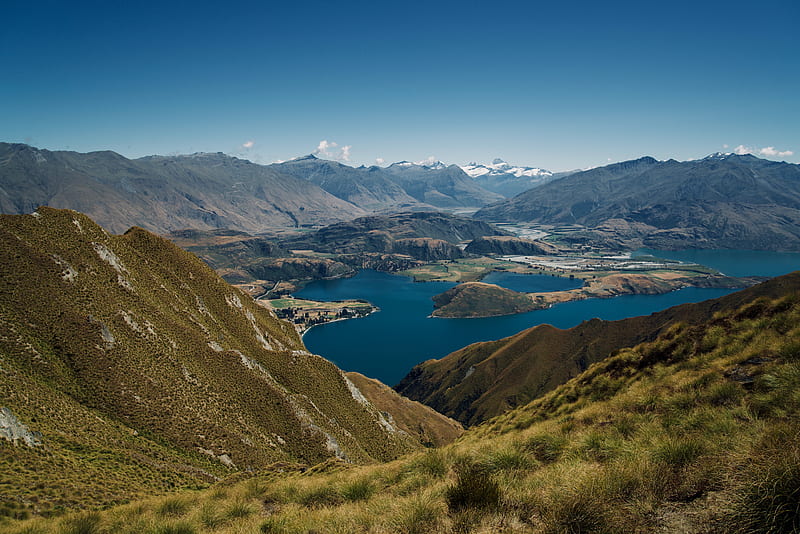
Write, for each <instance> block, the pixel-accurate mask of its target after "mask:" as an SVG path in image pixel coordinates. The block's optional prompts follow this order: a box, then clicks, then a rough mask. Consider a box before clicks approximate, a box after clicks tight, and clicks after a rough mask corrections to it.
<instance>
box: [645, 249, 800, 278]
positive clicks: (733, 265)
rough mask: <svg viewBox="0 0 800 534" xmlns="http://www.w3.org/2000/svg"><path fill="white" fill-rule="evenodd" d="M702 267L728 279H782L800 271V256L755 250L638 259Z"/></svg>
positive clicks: (656, 252)
mask: <svg viewBox="0 0 800 534" xmlns="http://www.w3.org/2000/svg"><path fill="white" fill-rule="evenodd" d="M648 254H649V255H652V256H657V257H659V258H664V259H668V260H678V261H683V262H689V263H699V264H700V265H705V266H707V267H713V268H714V269H716V270H718V271H720V272H721V273H723V274H727V275H728V276H780V275H782V274H786V273H790V272H792V271H797V270H799V269H800V252H763V251H752V250H678V251H674V250H654V249H640V250H637V251H636V252H634V256H636V255H648Z"/></svg>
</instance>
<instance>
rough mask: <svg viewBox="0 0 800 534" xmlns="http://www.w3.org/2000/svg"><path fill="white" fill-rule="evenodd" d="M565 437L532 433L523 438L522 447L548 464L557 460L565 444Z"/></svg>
mask: <svg viewBox="0 0 800 534" xmlns="http://www.w3.org/2000/svg"><path fill="white" fill-rule="evenodd" d="M567 443H568V442H567V438H566V437H564V436H559V435H555V434H534V435H533V436H530V437H529V438H527V439H526V440H525V442H524V443H523V445H522V446H523V447H524V449H525V450H526V451H528V452H529V453H530V454H531V455H533V457H534V458H535V459H536V460H538V461H540V462H542V463H544V464H550V463H553V462H555V461H557V460H558V459H559V458H560V457H561V454H562V453H563V452H564V449H565V448H566V446H567Z"/></svg>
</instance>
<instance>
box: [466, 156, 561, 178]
mask: <svg viewBox="0 0 800 534" xmlns="http://www.w3.org/2000/svg"><path fill="white" fill-rule="evenodd" d="M461 169H462V170H463V171H464V172H465V173H467V174H468V175H469V176H471V177H472V178H478V177H480V176H487V175H488V176H502V175H508V174H511V175H513V176H516V177H517V178H522V177H527V178H534V177H542V178H547V177H550V176H553V173H552V172H550V171H548V170H546V169H541V168H539V167H524V166H519V165H510V164H509V163H506V162H505V161H503V160H502V159H500V158H495V159H494V160H493V161H492V162H491V163H488V164H482V163H475V162H473V163H470V164H469V165H464V166H462V167H461Z"/></svg>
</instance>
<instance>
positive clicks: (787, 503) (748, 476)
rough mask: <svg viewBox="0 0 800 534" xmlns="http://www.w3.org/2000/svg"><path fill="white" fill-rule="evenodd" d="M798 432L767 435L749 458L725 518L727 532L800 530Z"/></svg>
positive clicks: (759, 533) (761, 533) (757, 533)
mask: <svg viewBox="0 0 800 534" xmlns="http://www.w3.org/2000/svg"><path fill="white" fill-rule="evenodd" d="M798 439H800V436H798V434H797V432H793V431H791V430H789V431H788V432H786V431H783V430H779V431H778V432H775V433H774V434H772V435H768V436H766V437H765V438H764V439H762V440H761V442H760V443H758V444H757V446H756V447H755V448H754V454H753V455H751V456H750V457H749V458H746V460H745V461H746V467H745V469H744V470H743V471H742V472H741V474H740V475H739V477H738V480H737V484H736V488H735V491H734V493H733V497H732V499H731V503H730V506H729V509H728V510H727V513H726V515H725V518H724V522H723V524H724V526H725V528H727V529H728V532H734V533H737V534H745V533H748V534H749V533H753V534H778V533H783V532H800V447H799V446H798Z"/></svg>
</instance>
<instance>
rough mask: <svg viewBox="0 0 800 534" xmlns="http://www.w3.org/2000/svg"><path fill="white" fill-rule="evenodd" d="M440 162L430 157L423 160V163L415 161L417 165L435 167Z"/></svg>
mask: <svg viewBox="0 0 800 534" xmlns="http://www.w3.org/2000/svg"><path fill="white" fill-rule="evenodd" d="M437 161H438V160H437V159H436V158H435V157H433V156H428V157H427V158H425V159H423V160H422V161H415V162H414V164H415V165H433V164H434V163H436V162H437Z"/></svg>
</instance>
